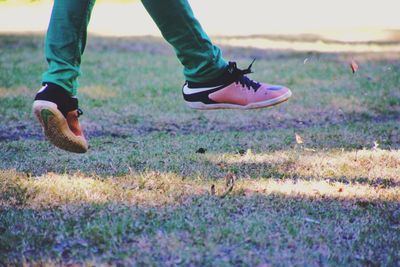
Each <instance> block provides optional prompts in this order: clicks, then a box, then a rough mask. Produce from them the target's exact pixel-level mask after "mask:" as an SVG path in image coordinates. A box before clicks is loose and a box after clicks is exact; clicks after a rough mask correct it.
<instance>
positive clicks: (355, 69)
mask: <svg viewBox="0 0 400 267" xmlns="http://www.w3.org/2000/svg"><path fill="white" fill-rule="evenodd" d="M350 68H351V71H352V72H353V74H354V73H356V72H357V71H358V64H357V63H356V62H355V60H352V61H351V63H350Z"/></svg>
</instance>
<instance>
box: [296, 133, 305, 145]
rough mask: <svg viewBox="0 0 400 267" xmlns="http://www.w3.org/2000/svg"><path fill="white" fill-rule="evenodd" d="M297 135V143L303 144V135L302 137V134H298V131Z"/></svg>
mask: <svg viewBox="0 0 400 267" xmlns="http://www.w3.org/2000/svg"><path fill="white" fill-rule="evenodd" d="M295 137H296V143H297V144H303V143H304V139H303V137H301V136H300V135H298V134H297V133H295Z"/></svg>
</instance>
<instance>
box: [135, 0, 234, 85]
mask: <svg viewBox="0 0 400 267" xmlns="http://www.w3.org/2000/svg"><path fill="white" fill-rule="evenodd" d="M142 3H143V5H144V7H145V8H146V10H147V12H148V13H149V14H150V16H151V17H152V19H153V20H154V22H155V23H156V24H157V26H158V28H159V29H160V31H161V34H162V35H163V37H164V38H165V40H166V41H167V42H168V43H170V44H171V45H172V46H173V47H174V49H175V52H176V55H177V57H178V59H179V60H180V62H181V63H182V65H183V66H184V70H183V73H184V75H185V78H186V80H188V81H192V82H205V81H209V80H212V79H215V78H217V77H219V76H221V75H222V74H223V72H224V71H225V68H226V66H227V63H226V62H225V60H224V59H223V58H222V54H221V50H220V49H219V48H218V47H217V46H215V45H213V44H212V42H211V40H210V38H209V37H208V36H207V34H206V33H205V32H204V30H203V29H202V27H201V25H200V23H199V22H198V20H197V19H196V18H195V17H194V15H193V11H192V9H191V7H190V5H189V3H188V1H187V0H162V1H158V0H142Z"/></svg>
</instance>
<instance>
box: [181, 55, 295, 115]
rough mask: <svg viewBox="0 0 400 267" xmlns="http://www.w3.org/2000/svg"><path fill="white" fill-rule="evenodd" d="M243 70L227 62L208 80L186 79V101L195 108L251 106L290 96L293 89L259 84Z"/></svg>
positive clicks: (245, 107)
mask: <svg viewBox="0 0 400 267" xmlns="http://www.w3.org/2000/svg"><path fill="white" fill-rule="evenodd" d="M253 63H254V60H253V62H252V63H251V64H250V66H249V67H248V68H247V69H245V70H240V69H238V68H237V66H236V63H235V62H229V65H228V67H227V69H226V71H225V73H224V74H223V75H222V76H221V77H219V78H217V79H215V80H214V81H211V82H207V83H195V82H189V81H186V83H185V84H184V86H183V89H182V93H183V98H184V99H185V102H186V104H187V105H188V106H189V107H190V108H194V109H222V108H224V109H253V108H264V107H269V106H273V105H277V104H280V103H282V102H284V101H286V100H288V99H289V97H290V96H291V95H292V92H291V91H290V90H289V89H288V88H286V87H284V86H281V85H270V84H265V83H258V82H256V81H253V80H251V79H249V78H248V77H246V76H245V75H246V74H249V73H252V71H251V66H252V65H253Z"/></svg>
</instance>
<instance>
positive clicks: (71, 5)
mask: <svg viewBox="0 0 400 267" xmlns="http://www.w3.org/2000/svg"><path fill="white" fill-rule="evenodd" d="M94 3H95V0H55V1H54V5H53V11H52V14H51V19H50V24H49V28H48V30H47V35H46V40H45V55H46V59H47V62H48V64H49V68H48V70H47V71H46V72H45V73H44V74H43V77H42V81H43V83H44V82H52V83H55V84H57V85H59V86H61V87H63V88H65V89H66V90H67V91H69V92H70V93H71V94H72V95H76V93H77V87H78V81H77V78H78V76H79V75H80V64H81V56H82V54H83V51H84V49H85V45H86V37H87V25H88V23H89V19H90V14H91V11H92V9H93V6H94Z"/></svg>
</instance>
